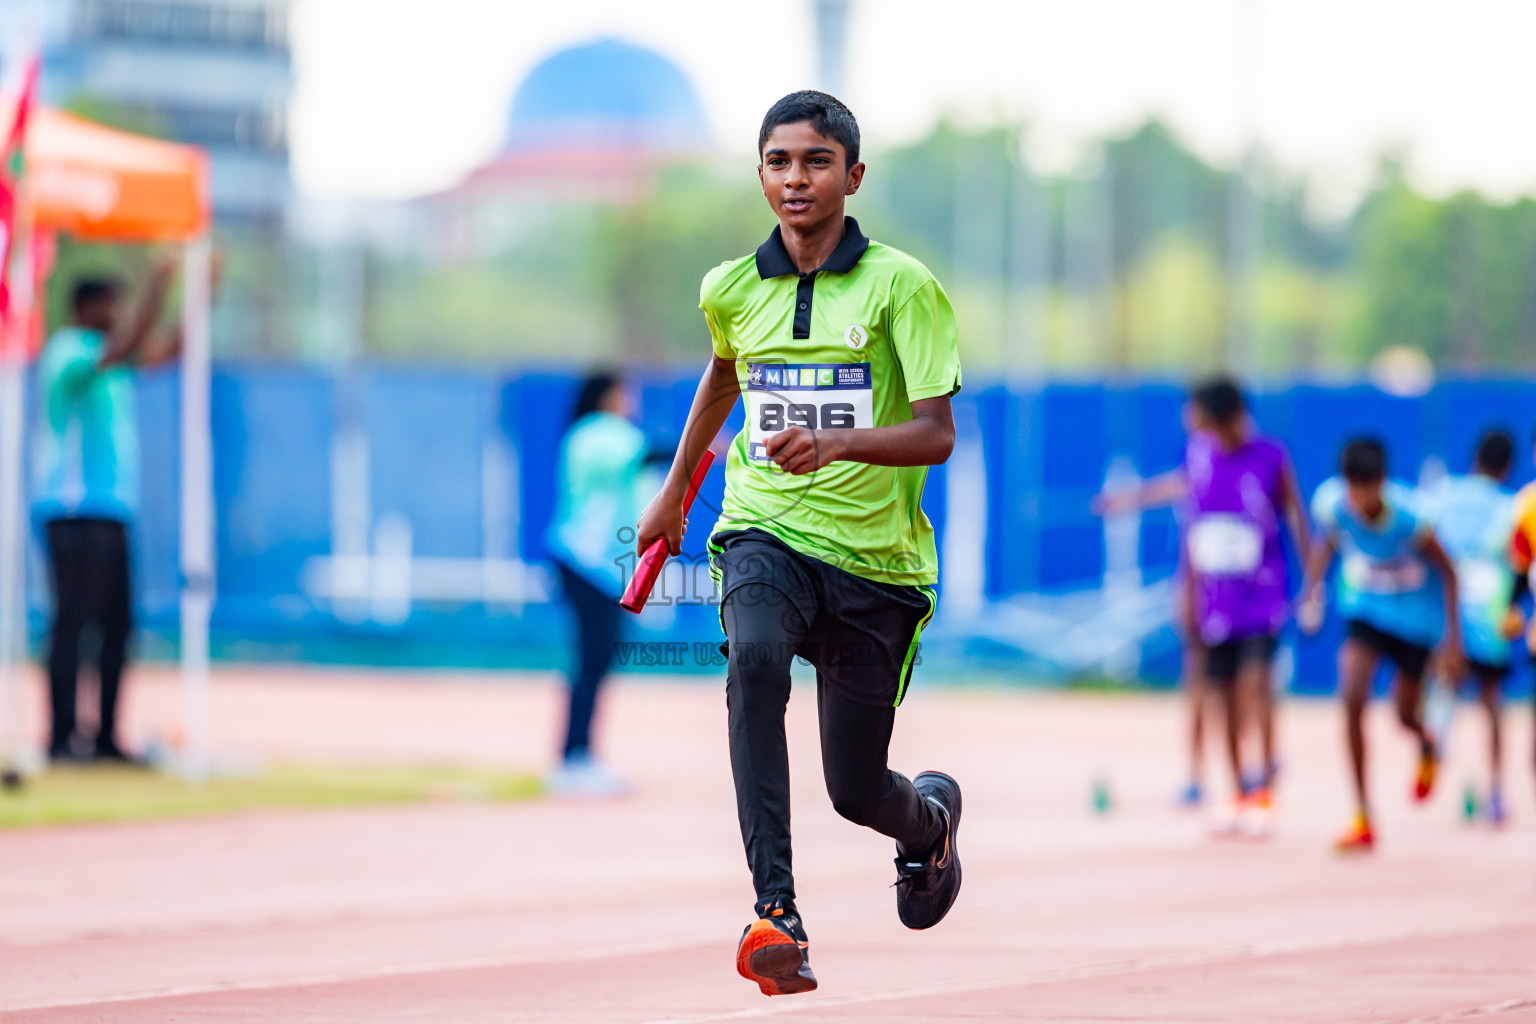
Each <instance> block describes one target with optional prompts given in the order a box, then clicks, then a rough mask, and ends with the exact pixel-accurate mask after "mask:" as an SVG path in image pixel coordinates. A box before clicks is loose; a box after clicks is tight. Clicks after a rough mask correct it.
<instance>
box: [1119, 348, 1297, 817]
mask: <svg viewBox="0 0 1536 1024" xmlns="http://www.w3.org/2000/svg"><path fill="white" fill-rule="evenodd" d="M1188 415H1189V422H1190V427H1191V430H1190V437H1189V443H1188V446H1187V448H1186V450H1185V457H1184V465H1183V466H1182V467H1180V468H1179V469H1178V470H1175V471H1174V472H1172V473H1169V474H1165V475H1164V476H1162V477H1158V478H1155V479H1153V480H1150V481H1148V482H1147V483H1146V485H1144V486H1143V487H1142V488H1140V489H1139V491H1138V492H1137V493H1135V494H1134V495H1133V496H1131V497H1129V498H1128V499H1125V498H1121V499H1119V500H1114V499H1111V500H1107V501H1105V502H1103V503H1102V507H1103V508H1104V509H1105V510H1113V509H1114V508H1115V507H1124V506H1125V505H1127V504H1131V505H1142V506H1144V507H1145V506H1150V505H1155V504H1167V503H1170V502H1174V501H1179V502H1180V503H1181V504H1182V506H1183V513H1184V514H1183V516H1182V517H1181V530H1182V534H1183V539H1182V549H1181V564H1182V580H1183V591H1182V594H1181V598H1182V600H1181V602H1180V603H1181V608H1182V611H1183V612H1184V615H1183V616H1182V617H1183V618H1184V619H1185V623H1186V630H1187V633H1188V634H1189V635H1188V636H1187V642H1188V643H1189V644H1190V645H1191V647H1193V648H1196V649H1197V650H1198V651H1199V652H1200V653H1201V654H1203V662H1204V665H1203V670H1202V672H1201V674H1202V675H1203V677H1204V678H1203V679H1201V680H1200V681H1199V682H1200V683H1204V682H1207V681H1208V682H1209V683H1210V684H1211V686H1212V688H1213V689H1215V690H1216V691H1217V692H1219V693H1220V694H1221V695H1222V697H1223V702H1224V704H1225V710H1226V715H1225V724H1226V747H1227V756H1228V759H1229V761H1230V763H1231V767H1232V776H1233V780H1234V784H1235V789H1236V796H1235V798H1234V799H1233V800H1232V801H1231V803H1230V804H1228V805H1227V806H1226V807H1225V808H1224V809H1223V811H1222V813H1221V815H1220V817H1219V818H1218V819H1217V831H1218V832H1221V833H1230V832H1236V831H1244V832H1247V833H1249V834H1252V835H1267V834H1268V833H1269V831H1270V830H1271V815H1272V811H1271V793H1270V790H1271V786H1272V784H1273V782H1274V770H1275V730H1274V691H1273V686H1272V682H1271V665H1272V662H1273V660H1274V654H1275V650H1276V648H1277V647H1278V645H1279V633H1280V630H1281V628H1282V627H1283V626H1284V625H1285V623H1286V621H1287V620H1288V619H1289V618H1290V592H1289V587H1288V582H1287V578H1286V566H1285V554H1284V549H1283V547H1282V545H1281V541H1280V531H1281V521H1282V520H1284V521H1285V522H1286V525H1287V526H1288V527H1289V529H1290V531H1291V535H1292V537H1293V538H1294V540H1295V543H1296V547H1297V551H1298V553H1299V554H1300V555H1301V557H1302V558H1303V559H1305V557H1306V552H1307V548H1308V542H1309V539H1310V536H1309V533H1308V530H1307V518H1306V512H1305V510H1304V507H1303V505H1302V502H1301V498H1300V491H1299V490H1298V489H1297V486H1296V478H1295V473H1294V472H1293V470H1292V469H1291V462H1290V457H1289V456H1288V455H1287V454H1286V451H1285V447H1284V446H1283V445H1282V444H1281V443H1280V442H1279V441H1277V440H1275V439H1273V438H1270V437H1266V436H1264V435H1262V434H1260V433H1258V432H1257V430H1256V429H1255V427H1254V425H1253V421H1252V420H1251V419H1250V418H1249V415H1248V410H1247V407H1246V405H1245V403H1244V402H1243V396H1242V392H1241V391H1240V390H1239V389H1238V387H1237V385H1236V384H1235V383H1233V382H1232V381H1231V380H1229V379H1227V378H1225V377H1221V378H1216V379H1214V380H1210V381H1207V382H1205V383H1203V384H1201V385H1199V386H1198V387H1196V388H1195V389H1194V391H1193V392H1192V393H1191V395H1190V404H1189V410H1188ZM1203 689H1204V687H1203V686H1198V684H1195V683H1194V681H1192V685H1191V692H1192V695H1196V694H1199V693H1200V691H1201V690H1203ZM1200 703H1202V701H1200V700H1198V699H1197V700H1196V703H1195V707H1194V714H1195V716H1196V722H1197V723H1198V719H1199V715H1200V713H1201V709H1200ZM1250 722H1256V723H1257V724H1258V726H1259V734H1260V737H1261V746H1262V752H1263V769H1262V771H1261V773H1260V775H1259V776H1258V777H1257V778H1256V779H1253V780H1249V779H1246V778H1245V776H1244V772H1243V758H1242V738H1243V733H1244V731H1245V727H1246V726H1247V725H1248V724H1249V723H1250ZM1196 735H1198V732H1197V733H1196ZM1197 756H1198V752H1197Z"/></svg>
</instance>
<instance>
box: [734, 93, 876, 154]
mask: <svg viewBox="0 0 1536 1024" xmlns="http://www.w3.org/2000/svg"><path fill="white" fill-rule="evenodd" d="M802 121H807V122H809V123H810V125H811V127H812V128H814V129H816V134H818V135H825V136H826V137H827V138H829V139H832V140H834V141H835V142H837V143H838V144H839V145H841V146H842V147H843V152H845V153H847V154H848V166H849V167H852V166H853V165H854V164H856V163H858V162H859V122H858V121H855V120H854V118H853V111H851V110H849V109H848V108H847V107H846V106H844V105H843V101H842V100H840V99H838V98H837V97H836V96H833V95H831V94H829V93H824V92H818V91H817V90H815V89H801V90H800V91H799V92H792V93H790V94H789V95H788V96H785V97H784V98H783V99H781V100H779V102H777V103H775V104H774V105H773V106H771V107H769V108H768V113H766V114H764V115H763V127H762V128H760V129H759V130H758V133H757V155H758V158H759V159H761V158H762V155H763V147H764V146H766V145H768V136H770V135H772V134H773V130H774V129H775V128H777V127H778V126H779V125H781V124H799V123H800V122H802Z"/></svg>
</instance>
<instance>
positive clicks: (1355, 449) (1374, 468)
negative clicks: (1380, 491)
mask: <svg viewBox="0 0 1536 1024" xmlns="http://www.w3.org/2000/svg"><path fill="white" fill-rule="evenodd" d="M1339 469H1340V470H1341V471H1342V472H1343V474H1344V479H1345V480H1348V481H1349V482H1350V483H1352V484H1374V483H1379V482H1381V481H1382V480H1385V479H1386V478H1387V449H1386V448H1385V447H1383V446H1382V443H1381V442H1380V441H1378V440H1376V439H1375V438H1374V437H1357V438H1355V439H1354V440H1353V441H1351V442H1349V443H1348V444H1346V445H1345V446H1344V452H1343V454H1342V455H1341V456H1340V457H1339Z"/></svg>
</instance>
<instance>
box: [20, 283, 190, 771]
mask: <svg viewBox="0 0 1536 1024" xmlns="http://www.w3.org/2000/svg"><path fill="white" fill-rule="evenodd" d="M174 270H175V264H174V263H173V262H170V261H164V262H161V263H159V264H157V265H156V267H155V270H154V274H153V276H152V278H151V280H150V283H149V287H148V288H147V290H146V291H145V293H144V296H143V298H142V300H141V301H140V303H139V305H138V308H137V309H136V310H135V311H134V314H133V316H132V317H124V316H123V315H122V307H123V301H122V290H123V289H122V287H121V286H120V285H119V284H118V283H117V282H115V281H111V280H107V279H101V278H86V279H82V280H80V281H79V282H77V283H76V284H75V286H74V290H73V293H72V296H71V300H70V319H69V323H68V324H67V325H66V326H64V327H62V328H60V329H59V330H58V331H56V332H54V334H53V335H52V337H50V338H49V339H48V342H47V344H46V345H45V346H44V348H43V351H42V354H41V355H40V356H39V358H38V362H37V387H38V402H37V409H38V421H37V431H36V439H37V451H36V458H35V460H34V467H35V472H36V481H35V486H34V489H33V501H32V515H33V521H34V523H35V524H36V525H37V528H38V531H39V533H40V534H41V536H42V539H43V541H44V543H45V545H46V548H47V553H48V560H49V570H50V576H51V581H52V584H53V601H54V603H53V621H52V629H51V640H50V645H49V652H48V684H49V685H48V693H49V700H50V704H51V728H50V733H49V739H48V757H49V759H50V760H54V761H65V760H84V759H95V760H104V761H118V762H127V761H133V760H134V758H133V757H132V755H130V754H128V753H127V752H126V751H125V750H124V749H123V746H122V745H121V743H120V742H119V738H118V734H117V709H118V698H119V694H120V692H121V682H122V676H123V669H124V666H125V664H126V662H127V658H128V639H129V634H130V632H131V630H132V624H133V615H132V607H133V600H132V594H131V589H130V583H129V581H130V574H129V555H128V548H129V532H130V530H131V527H132V524H133V519H134V516H135V515H136V514H137V512H138V507H139V435H138V422H137V414H136V411H135V406H134V377H135V374H136V372H137V371H138V370H139V369H140V368H142V367H145V366H148V365H153V364H156V363H160V362H165V361H168V360H170V359H173V358H175V357H176V355H177V354H178V353H179V351H180V349H181V336H180V332H179V331H175V332H159V331H157V330H156V326H157V324H158V322H159V320H160V316H161V313H162V311H163V309H164V306H165V298H166V295H167V293H168V292H169V290H170V285H171V278H172V276H173V274H174ZM89 632H94V633H95V634H96V638H97V641H98V643H97V645H96V652H95V656H94V660H95V662H96V669H97V675H98V678H99V680H100V697H101V712H100V717H99V723H98V727H97V730H96V733H95V735H94V736H93V737H87V736H82V735H80V734H79V730H78V724H77V721H76V714H75V712H76V684H77V676H78V673H79V668H80V660H81V640H82V638H83V637H84V636H85V635H86V634H87V633H89Z"/></svg>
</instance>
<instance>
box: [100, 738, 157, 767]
mask: <svg viewBox="0 0 1536 1024" xmlns="http://www.w3.org/2000/svg"><path fill="white" fill-rule="evenodd" d="M91 760H93V761H98V762H103V763H106V764H117V765H123V766H124V767H127V768H148V767H149V762H148V761H147V760H145V759H144V758H142V757H139V756H138V755H136V754H130V753H128V751H126V750H124V749H123V748H122V747H120V746H118V745H117V741H116V740H112V739H106V740H101V739H98V740H97V741H96V746H95V747H94V748H93V749H92V751H91Z"/></svg>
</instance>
